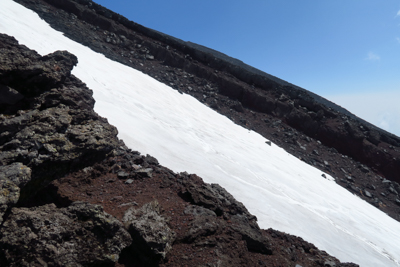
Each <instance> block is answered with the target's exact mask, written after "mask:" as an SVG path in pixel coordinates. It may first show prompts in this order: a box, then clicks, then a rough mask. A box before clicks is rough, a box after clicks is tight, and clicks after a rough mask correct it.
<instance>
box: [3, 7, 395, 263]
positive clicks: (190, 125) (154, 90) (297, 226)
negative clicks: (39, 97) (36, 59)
mask: <svg viewBox="0 0 400 267" xmlns="http://www.w3.org/2000/svg"><path fill="white" fill-rule="evenodd" d="M0 33H6V34H8V35H11V36H14V37H15V38H16V39H17V40H18V41H19V42H20V43H21V44H24V45H26V46H27V47H29V48H31V49H34V50H36V51H38V52H39V53H40V54H42V55H45V54H48V53H52V52H54V51H56V50H68V51H69V52H71V53H73V54H75V55H76V56H77V57H78V60H79V64H78V66H77V67H75V68H74V70H73V74H74V75H76V76H77V77H78V78H80V79H81V80H82V81H84V82H85V83H86V84H87V86H88V87H89V88H90V89H92V90H93V91H94V98H95V100H96V105H95V111H96V112H98V113H99V114H100V115H101V116H104V117H106V118H107V119H108V120H109V122H110V123H111V124H113V125H115V126H116V127H117V128H118V131H119V138H121V139H122V140H124V142H125V143H126V145H127V146H128V147H130V148H132V149H133V150H138V151H140V152H141V153H142V154H150V155H152V156H154V157H156V158H157V159H158V160H159V162H160V164H162V165H164V166H166V167H168V168H170V169H172V170H173V171H175V172H181V171H187V172H189V173H196V174H198V175H199V176H201V177H202V178H203V179H204V181H205V182H208V183H218V184H220V185H221V186H223V187H225V188H226V189H227V190H228V191H229V192H230V193H231V194H232V195H233V196H234V197H235V198H236V199H237V200H239V201H241V202H243V204H244V205H245V206H246V207H247V208H248V210H249V211H250V212H251V213H252V214H254V215H256V216H257V218H258V222H259V225H260V227H261V228H265V229H266V228H270V227H271V228H274V229H277V230H280V231H284V232H287V233H290V234H293V235H297V236H300V237H302V238H304V239H305V240H306V241H308V242H312V243H313V244H314V245H316V246H317V247H318V248H320V249H323V250H326V251H327V252H328V253H330V254H331V255H333V256H335V257H337V258H338V259H340V260H341V261H351V262H355V263H357V264H360V266H375V267H376V266H400V224H399V223H398V222H397V221H395V220H393V219H392V218H390V217H389V216H387V215H386V214H384V213H383V212H381V211H380V210H378V209H376V208H374V207H373V206H371V205H370V204H368V203H366V202H365V201H363V200H361V199H359V198H358V197H356V196H354V195H353V194H351V193H350V192H348V191H347V190H345V189H344V188H342V187H341V186H339V185H337V184H336V183H335V181H334V179H333V178H332V177H330V176H329V175H327V174H325V175H326V177H327V179H325V178H323V177H322V176H321V175H322V174H323V173H322V172H321V171H320V170H318V169H315V168H313V167H311V166H309V165H307V164H305V163H304V162H302V161H300V160H299V159H297V158H295V157H293V156H292V155H290V154H288V153H287V152H286V151H284V150H283V149H281V148H279V147H277V146H276V145H274V144H272V146H269V145H267V144H266V143H265V142H266V141H267V140H266V139H265V138H263V137H262V136H260V135H259V134H257V133H255V132H253V131H249V130H247V129H245V128H242V127H240V126H238V125H236V124H234V123H233V122H232V121H230V120H229V119H227V118H226V117H224V116H222V115H220V114H218V113H217V112H215V111H213V110H212V109H210V108H208V107H206V106H205V105H203V104H202V103H200V102H199V101H197V100H196V99H194V98H193V97H191V96H189V95H185V94H183V95H182V94H179V93H178V92H177V91H175V90H173V89H172V88H170V87H168V86H166V85H164V84H162V83H160V82H158V81H156V80H154V79H153V78H151V77H149V76H147V75H145V74H143V73H141V72H139V71H137V70H134V69H132V68H129V67H127V66H124V65H122V64H119V63H116V62H114V61H111V60H109V59H107V58H106V57H104V56H103V55H101V54H98V53H95V52H93V51H92V50H90V49H89V48H87V47H84V46H82V45H81V44H78V43H76V42H74V41H72V40H70V39H68V38H66V37H65V36H63V34H62V33H60V32H57V31H55V30H54V29H52V28H51V27H50V26H49V25H48V24H47V23H46V22H44V21H43V20H41V19H40V18H39V17H38V15H37V14H36V13H34V12H32V11H30V10H28V9H26V8H24V7H23V6H21V5H19V4H17V3H15V2H13V1H12V0H1V1H0ZM0 97H1V96H0Z"/></svg>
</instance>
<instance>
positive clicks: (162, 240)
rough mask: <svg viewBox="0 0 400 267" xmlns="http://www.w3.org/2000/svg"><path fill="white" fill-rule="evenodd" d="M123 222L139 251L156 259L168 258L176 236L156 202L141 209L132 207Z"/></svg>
mask: <svg viewBox="0 0 400 267" xmlns="http://www.w3.org/2000/svg"><path fill="white" fill-rule="evenodd" d="M122 221H123V222H124V224H125V227H126V229H128V231H129V233H130V234H131V236H132V238H133V243H134V245H135V247H136V248H137V249H139V250H143V251H144V253H146V254H150V255H153V257H155V258H165V257H166V255H167V253H168V251H169V250H170V249H171V248H172V243H173V242H174V240H175V237H176V234H175V233H174V232H173V231H172V230H171V229H170V228H169V226H168V223H167V219H165V218H164V217H162V216H161V214H160V206H159V204H158V202H157V201H156V200H155V201H153V202H150V203H147V204H145V205H143V206H142V207H141V208H140V209H137V208H134V207H131V208H130V209H128V210H127V211H126V212H125V214H124V217H123V219H122Z"/></svg>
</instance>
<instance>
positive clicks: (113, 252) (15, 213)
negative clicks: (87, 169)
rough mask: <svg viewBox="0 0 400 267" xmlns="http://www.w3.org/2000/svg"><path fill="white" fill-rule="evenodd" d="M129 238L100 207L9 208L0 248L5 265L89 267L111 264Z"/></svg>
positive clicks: (79, 204)
mask: <svg viewBox="0 0 400 267" xmlns="http://www.w3.org/2000/svg"><path fill="white" fill-rule="evenodd" d="M131 242H132V239H131V237H130V235H129V234H128V232H127V231H126V230H125V229H124V227H123V225H122V223H121V222H119V221H118V220H117V219H115V218H113V217H112V216H111V215H109V214H107V213H105V212H104V211H103V209H102V207H101V206H98V205H91V204H88V203H83V202H74V203H72V204H71V205H70V206H69V207H67V208H60V209H58V208H57V207H56V206H55V205H54V204H49V205H45V206H41V207H35V208H13V209H12V210H11V214H10V216H9V217H8V219H7V220H6V221H5V223H4V225H3V228H2V238H1V239H0V248H1V249H2V250H3V251H4V254H5V257H6V260H7V263H8V264H9V266H60V267H61V266H89V265H101V264H112V263H115V262H116V261H117V260H118V258H119V254H120V252H121V250H122V249H123V248H125V247H127V246H129V245H130V244H131Z"/></svg>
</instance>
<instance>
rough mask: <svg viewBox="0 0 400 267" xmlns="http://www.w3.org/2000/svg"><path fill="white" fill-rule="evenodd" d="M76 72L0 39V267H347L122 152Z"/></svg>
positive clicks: (66, 62) (148, 160) (59, 60)
mask: <svg viewBox="0 0 400 267" xmlns="http://www.w3.org/2000/svg"><path fill="white" fill-rule="evenodd" d="M76 64H77V58H76V57H75V56H74V55H72V54H70V53H69V52H67V51H55V52H54V53H52V54H49V55H45V56H40V55H39V54H37V53H36V52H35V51H32V50H29V49H28V48H27V47H25V46H22V45H19V44H18V42H17V41H16V40H15V39H14V38H13V37H10V36H7V35H4V34H0V88H1V95H2V96H3V97H2V103H1V105H0V110H1V117H0V129H1V135H0V136H1V139H0V151H1V152H0V175H1V176H0V178H1V180H0V182H1V183H0V185H1V187H0V192H1V194H0V204H1V209H0V212H1V213H0V221H1V229H0V233H1V234H0V248H1V250H0V251H1V252H0V265H1V266H177V265H180V266H189V265H195V266H292V265H294V264H297V266H353V265H352V264H341V263H340V262H339V261H338V260H337V259H335V258H334V257H331V256H329V255H328V254H327V253H325V252H324V251H319V250H318V249H317V248H316V247H314V246H313V245H312V244H309V243H307V242H306V241H304V240H302V239H301V238H298V237H294V236H290V235H287V234H284V233H281V232H278V231H275V230H272V229H269V230H261V229H260V228H259V227H258V225H257V219H256V217H255V216H253V215H251V214H250V213H249V212H248V211H247V209H246V208H245V207H244V206H243V204H242V203H240V202H237V201H236V200H235V199H234V198H233V197H232V196H231V195H230V194H229V193H228V192H227V191H226V190H225V189H223V188H222V187H220V186H219V185H217V184H211V185H209V184H205V183H204V182H203V181H202V179H201V178H200V177H197V176H196V175H195V174H192V175H189V174H187V173H180V174H176V173H173V172H172V171H171V170H169V169H167V168H165V167H163V166H160V165H159V164H158V162H157V160H156V159H155V158H153V157H151V156H149V155H147V156H143V155H140V153H139V152H135V151H131V150H130V149H128V148H127V147H126V146H125V145H124V144H123V142H122V141H121V140H118V138H117V137H116V136H117V130H116V129H115V127H113V126H111V125H110V124H108V123H107V120H106V119H104V118H102V117H100V116H98V115H97V114H96V113H95V112H94V111H93V105H94V99H93V98H92V91H91V90H90V89H88V88H87V87H86V86H85V84H83V83H82V82H81V81H79V80H78V79H77V78H75V77H74V76H73V75H71V70H72V68H73V67H74V66H75V65H76Z"/></svg>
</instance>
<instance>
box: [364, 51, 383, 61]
mask: <svg viewBox="0 0 400 267" xmlns="http://www.w3.org/2000/svg"><path fill="white" fill-rule="evenodd" d="M365 59H366V60H370V61H379V60H381V57H380V56H378V55H377V54H375V53H373V52H368V55H367V57H366V58H365Z"/></svg>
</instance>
